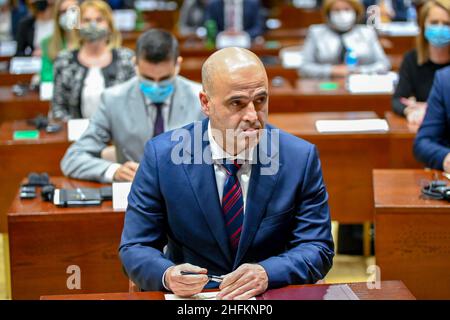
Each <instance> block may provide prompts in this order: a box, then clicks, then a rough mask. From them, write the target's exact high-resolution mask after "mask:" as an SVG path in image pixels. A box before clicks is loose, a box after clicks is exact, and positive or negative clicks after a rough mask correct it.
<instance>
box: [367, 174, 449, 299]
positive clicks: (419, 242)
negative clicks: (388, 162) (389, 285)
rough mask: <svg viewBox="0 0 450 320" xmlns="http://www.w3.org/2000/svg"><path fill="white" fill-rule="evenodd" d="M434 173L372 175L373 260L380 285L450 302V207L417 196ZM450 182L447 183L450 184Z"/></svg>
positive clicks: (446, 204) (447, 203) (437, 201)
mask: <svg viewBox="0 0 450 320" xmlns="http://www.w3.org/2000/svg"><path fill="white" fill-rule="evenodd" d="M436 178H438V179H444V178H443V177H442V175H441V172H438V171H434V170H374V171H373V185H374V187H373V189H374V198H375V232H376V233H375V248H376V251H375V255H376V261H377V265H378V266H379V268H380V272H381V279H382V280H394V279H395V280H401V281H403V282H404V283H405V285H406V286H407V287H408V289H409V290H411V292H412V293H413V294H414V296H416V297H417V298H418V299H450V277H449V275H448V271H449V270H450V241H449V240H450V203H449V202H447V201H442V200H430V199H426V198H424V197H422V196H421V192H420V190H421V186H423V185H424V184H427V183H428V182H429V181H430V180H432V179H436ZM449 183H450V182H449Z"/></svg>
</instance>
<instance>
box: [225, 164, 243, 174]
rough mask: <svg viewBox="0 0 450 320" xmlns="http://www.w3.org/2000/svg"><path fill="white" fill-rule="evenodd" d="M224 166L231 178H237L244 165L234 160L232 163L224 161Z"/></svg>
mask: <svg viewBox="0 0 450 320" xmlns="http://www.w3.org/2000/svg"><path fill="white" fill-rule="evenodd" d="M222 166H223V167H224V168H225V170H227V173H228V175H229V176H235V175H236V173H237V172H238V171H239V169H240V168H241V166H242V164H239V163H237V162H236V160H234V161H233V162H232V163H230V162H227V161H226V160H224V163H223V164H222Z"/></svg>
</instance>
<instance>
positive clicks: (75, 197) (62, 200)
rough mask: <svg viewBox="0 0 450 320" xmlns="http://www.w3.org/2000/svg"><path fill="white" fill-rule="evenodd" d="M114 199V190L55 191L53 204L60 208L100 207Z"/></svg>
mask: <svg viewBox="0 0 450 320" xmlns="http://www.w3.org/2000/svg"><path fill="white" fill-rule="evenodd" d="M111 199H112V188H111V187H103V188H76V189H55V191H54V194H53V203H54V204H55V205H57V206H59V207H85V206H99V205H101V203H102V201H103V200H111Z"/></svg>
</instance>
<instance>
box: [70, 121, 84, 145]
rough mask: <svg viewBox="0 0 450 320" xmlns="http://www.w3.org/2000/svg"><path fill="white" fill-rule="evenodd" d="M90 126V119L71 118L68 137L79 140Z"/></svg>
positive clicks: (71, 139)
mask: <svg viewBox="0 0 450 320" xmlns="http://www.w3.org/2000/svg"><path fill="white" fill-rule="evenodd" d="M88 126H89V119H71V120H69V121H68V122H67V139H68V140H69V141H77V140H78V139H79V138H80V137H81V135H82V134H83V133H84V132H85V131H86V129H87V127H88Z"/></svg>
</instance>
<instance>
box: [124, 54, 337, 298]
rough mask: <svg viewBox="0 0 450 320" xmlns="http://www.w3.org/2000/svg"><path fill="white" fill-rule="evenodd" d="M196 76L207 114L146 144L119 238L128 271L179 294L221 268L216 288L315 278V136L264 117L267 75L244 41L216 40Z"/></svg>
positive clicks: (325, 241)
mask: <svg viewBox="0 0 450 320" xmlns="http://www.w3.org/2000/svg"><path fill="white" fill-rule="evenodd" d="M202 82H203V91H202V92H201V93H200V101H201V104H202V109H203V112H204V113H205V114H206V115H207V116H208V118H207V119H205V120H204V121H202V122H197V123H193V124H191V125H188V126H186V127H184V128H182V129H178V130H174V131H172V132H167V133H165V134H162V135H160V136H158V137H156V138H154V139H152V140H150V141H149V142H148V143H147V145H146V148H145V153H144V157H143V159H142V161H141V164H140V166H139V170H138V172H137V174H136V177H135V179H134V182H133V185H132V188H131V192H130V194H129V197H128V208H127V212H126V215H125V224H124V230H123V234H122V241H121V245H120V249H119V251H120V258H121V260H122V263H123V266H124V268H125V270H126V272H127V274H128V276H129V277H130V278H131V280H133V281H134V282H135V283H136V284H137V285H138V286H139V287H140V288H141V289H143V290H162V289H163V288H165V289H168V290H170V291H172V292H174V293H175V294H177V295H180V296H190V295H193V294H196V293H199V292H201V290H202V289H203V288H204V287H205V285H207V287H211V285H212V284H214V283H212V282H211V283H208V276H206V273H208V274H212V275H216V276H224V278H223V281H222V283H221V284H220V287H219V289H220V293H219V295H218V298H219V299H249V298H251V297H253V296H256V295H258V294H261V293H263V292H264V291H265V290H266V289H267V288H275V287H281V286H286V285H290V284H303V283H315V282H317V281H318V280H320V279H322V278H323V277H324V276H325V275H326V274H327V272H328V271H329V270H330V268H331V266H332V259H333V256H334V252H333V250H334V247H333V240H332V237H331V225H330V214H329V208H328V195H327V192H326V189H325V185H324V182H323V179H322V172H321V166H320V161H319V158H318V155H317V151H316V148H315V146H314V145H312V144H310V143H308V142H306V141H304V140H302V139H299V138H297V137H294V136H292V135H290V134H287V133H285V132H283V131H281V130H279V129H276V128H274V127H272V126H270V125H268V124H267V125H266V123H267V118H268V102H269V97H268V87H269V85H268V79H267V74H266V71H265V69H264V65H263V64H262V62H261V61H260V60H259V58H258V57H257V56H256V55H255V54H253V53H252V52H250V51H248V50H246V49H238V48H227V49H223V50H220V51H217V52H216V53H214V54H213V55H212V56H210V57H209V58H208V60H207V61H206V62H205V64H204V65H203V68H202ZM182 271H187V272H192V273H196V274H197V275H183V274H182Z"/></svg>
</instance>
